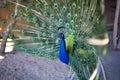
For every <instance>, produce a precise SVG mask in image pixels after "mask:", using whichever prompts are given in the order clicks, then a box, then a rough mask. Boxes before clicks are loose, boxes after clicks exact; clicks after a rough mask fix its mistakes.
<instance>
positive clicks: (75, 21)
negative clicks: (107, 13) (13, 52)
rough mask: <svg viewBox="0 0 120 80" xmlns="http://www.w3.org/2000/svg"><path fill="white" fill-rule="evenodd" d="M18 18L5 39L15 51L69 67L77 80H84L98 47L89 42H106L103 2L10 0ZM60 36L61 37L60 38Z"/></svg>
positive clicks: (94, 0) (99, 0) (90, 0)
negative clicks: (92, 39)
mask: <svg viewBox="0 0 120 80" xmlns="http://www.w3.org/2000/svg"><path fill="white" fill-rule="evenodd" d="M9 4H10V5H12V6H14V7H15V6H17V8H16V10H17V15H15V14H14V13H11V14H10V18H11V19H14V18H16V17H17V18H18V19H17V20H16V22H15V24H14V25H11V31H10V34H9V38H11V39H13V41H14V42H15V45H14V46H15V47H16V48H18V49H20V50H22V51H24V52H27V53H31V54H35V55H39V56H44V57H48V58H51V59H56V58H58V57H59V59H60V60H61V61H62V62H64V63H65V64H69V65H70V66H71V67H72V69H73V70H74V71H75V72H76V74H77V76H78V78H79V80H88V79H89V78H90V76H91V74H92V72H93V70H94V69H95V66H96V64H97V60H98V56H97V55H98V53H99V52H100V50H102V49H101V48H102V47H99V46H96V45H91V44H89V43H88V40H89V39H90V38H93V37H94V38H97V39H104V38H106V35H105V34H106V29H105V27H106V25H105V17H104V1H103V0H10V1H8V5H9ZM63 36H64V37H63Z"/></svg>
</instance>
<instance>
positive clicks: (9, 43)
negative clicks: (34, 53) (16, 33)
mask: <svg viewBox="0 0 120 80" xmlns="http://www.w3.org/2000/svg"><path fill="white" fill-rule="evenodd" d="M1 41H2V39H0V46H1ZM14 44H15V43H14V42H13V40H12V39H7V43H6V48H5V52H11V51H13V48H14Z"/></svg>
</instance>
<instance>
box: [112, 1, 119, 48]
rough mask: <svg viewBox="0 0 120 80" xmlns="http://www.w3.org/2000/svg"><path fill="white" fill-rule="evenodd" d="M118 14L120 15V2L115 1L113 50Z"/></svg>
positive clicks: (115, 45) (115, 44)
mask: <svg viewBox="0 0 120 80" xmlns="http://www.w3.org/2000/svg"><path fill="white" fill-rule="evenodd" d="M119 13H120V0H117V3H116V13H115V19H114V29H113V49H117V29H118V18H119Z"/></svg>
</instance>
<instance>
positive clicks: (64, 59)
mask: <svg viewBox="0 0 120 80" xmlns="http://www.w3.org/2000/svg"><path fill="white" fill-rule="evenodd" d="M59 59H60V61H61V62H63V63H65V64H68V62H69V55H68V53H67V51H66V45H65V40H64V39H62V40H61V41H60V51H59Z"/></svg>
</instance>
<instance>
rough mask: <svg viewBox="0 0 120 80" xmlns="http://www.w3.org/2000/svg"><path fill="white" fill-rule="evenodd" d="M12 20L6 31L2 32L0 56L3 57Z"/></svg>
mask: <svg viewBox="0 0 120 80" xmlns="http://www.w3.org/2000/svg"><path fill="white" fill-rule="evenodd" d="M14 22H15V21H14V20H11V21H10V22H9V23H8V25H7V28H6V30H5V31H4V32H3V38H2V42H1V48H0V55H2V56H4V55H5V48H6V42H7V38H8V35H9V32H10V25H12V24H14Z"/></svg>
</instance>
